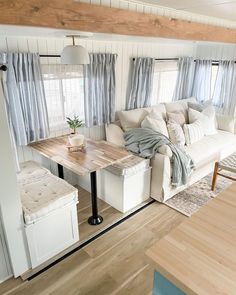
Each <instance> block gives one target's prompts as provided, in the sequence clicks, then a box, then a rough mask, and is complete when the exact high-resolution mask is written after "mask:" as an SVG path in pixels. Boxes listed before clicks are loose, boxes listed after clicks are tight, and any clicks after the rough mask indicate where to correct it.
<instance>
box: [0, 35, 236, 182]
mask: <svg viewBox="0 0 236 295" xmlns="http://www.w3.org/2000/svg"><path fill="white" fill-rule="evenodd" d="M132 40H135V39H132V38H131V39H130V41H128V40H127V38H126V39H125V41H121V40H120V39H119V40H115V41H114V40H111V41H109V40H108V38H106V40H81V41H80V44H81V45H83V46H85V47H86V48H87V49H88V51H89V52H107V53H111V52H112V53H117V54H118V58H117V64H116V84H117V88H116V110H121V109H124V108H125V104H126V90H127V83H128V73H129V64H130V60H131V58H132V57H137V56H149V57H156V58H164V57H179V56H199V57H204V53H206V56H205V57H208V58H209V56H210V55H211V54H212V58H217V57H218V58H219V56H224V58H226V57H227V55H228V54H229V53H230V56H232V55H233V54H234V53H236V49H235V46H233V45H220V44H210V45H208V44H205V45H202V44H200V43H196V42H186V41H183V42H181V41H175V40H172V41H170V40H166V41H165V40H164V41H163V40H158V39H157V41H156V42H153V40H152V41H146V40H145V38H143V41H142V42H141V41H140V40H139V41H132ZM145 41H146V42H145ZM70 43H71V40H68V39H67V38H53V37H47V38H42V37H15V36H11V37H7V36H4V37H3V36H0V51H1V52H5V51H20V52H39V53H40V54H60V53H61V51H62V49H63V47H64V46H66V45H68V44H70ZM223 53H224V54H223ZM55 61H56V59H55V58H43V59H42V62H43V63H48V64H53V63H55ZM57 62H58V60H57ZM68 131H69V130H68V129H66V130H60V131H57V132H54V133H52V134H51V136H59V135H62V134H66V133H68ZM81 132H82V133H84V134H85V135H86V136H88V137H91V138H93V139H102V138H104V137H105V134H104V128H103V127H99V126H97V127H93V128H90V129H88V128H86V129H83V130H81ZM19 159H20V161H21V162H22V161H27V160H31V159H34V160H37V161H40V162H43V164H44V165H45V166H46V167H48V168H50V169H51V170H52V172H54V173H55V174H56V171H57V169H56V166H55V165H54V164H52V163H50V162H49V161H47V160H46V159H43V158H41V157H39V156H38V155H37V153H35V152H33V151H32V150H31V149H30V148H28V147H23V148H19ZM66 177H67V180H68V181H69V182H71V183H74V182H76V180H77V178H76V177H75V176H74V175H73V174H72V173H66Z"/></svg>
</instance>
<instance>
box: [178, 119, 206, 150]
mask: <svg viewBox="0 0 236 295" xmlns="http://www.w3.org/2000/svg"><path fill="white" fill-rule="evenodd" d="M183 130H184V135H185V139H186V145H191V144H193V143H194V142H197V141H199V140H201V139H202V138H203V137H204V129H203V125H202V122H201V121H200V120H197V121H195V122H194V123H191V124H184V128H183Z"/></svg>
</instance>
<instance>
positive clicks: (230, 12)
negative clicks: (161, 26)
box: [183, 2, 236, 21]
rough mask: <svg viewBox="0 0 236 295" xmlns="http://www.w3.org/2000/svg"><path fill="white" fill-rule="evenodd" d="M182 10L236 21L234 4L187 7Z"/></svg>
mask: <svg viewBox="0 0 236 295" xmlns="http://www.w3.org/2000/svg"><path fill="white" fill-rule="evenodd" d="M183 10H185V11H189V12H194V13H198V14H203V15H207V16H213V17H218V18H224V19H228V20H232V21H236V2H231V3H223V4H216V5H203V6H196V7H189V8H184V9H183Z"/></svg>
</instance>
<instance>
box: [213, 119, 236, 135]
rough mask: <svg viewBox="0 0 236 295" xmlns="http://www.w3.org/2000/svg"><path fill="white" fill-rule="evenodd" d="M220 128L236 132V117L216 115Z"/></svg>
mask: <svg viewBox="0 0 236 295" xmlns="http://www.w3.org/2000/svg"><path fill="white" fill-rule="evenodd" d="M216 119H217V123H218V129H220V130H223V131H228V132H231V133H234V134H236V117H233V116H226V115H216Z"/></svg>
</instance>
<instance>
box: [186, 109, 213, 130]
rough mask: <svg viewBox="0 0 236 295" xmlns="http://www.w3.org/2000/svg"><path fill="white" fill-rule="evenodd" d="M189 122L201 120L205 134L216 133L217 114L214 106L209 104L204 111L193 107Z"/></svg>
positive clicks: (189, 114) (190, 110)
mask: <svg viewBox="0 0 236 295" xmlns="http://www.w3.org/2000/svg"><path fill="white" fill-rule="evenodd" d="M188 117H189V123H194V122H195V121H198V120H200V121H201V123H202V124H203V128H204V133H205V135H212V134H216V133H217V130H216V115H215V109H214V107H213V106H208V107H207V108H205V109H204V110H203V111H202V112H198V111H196V110H193V109H189V111H188Z"/></svg>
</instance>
